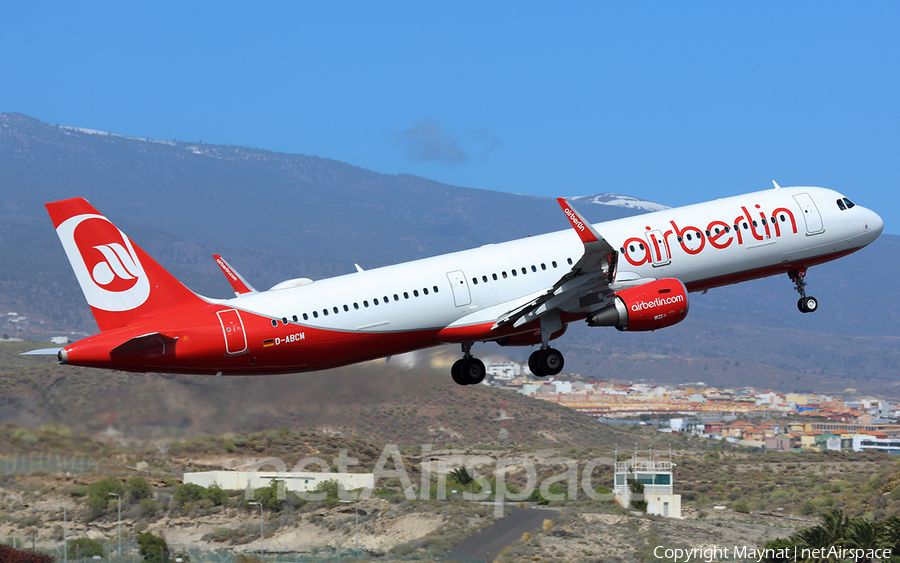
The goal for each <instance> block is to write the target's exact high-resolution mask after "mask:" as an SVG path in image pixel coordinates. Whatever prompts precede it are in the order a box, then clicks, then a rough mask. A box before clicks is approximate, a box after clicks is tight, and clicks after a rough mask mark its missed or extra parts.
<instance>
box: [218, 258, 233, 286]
mask: <svg viewBox="0 0 900 563" xmlns="http://www.w3.org/2000/svg"><path fill="white" fill-rule="evenodd" d="M216 264H218V265H219V267H220V268H222V271H223V272H225V275H227V276H228V277H229V278H230V279H231V280H232V281H238V278H237V276H236V275H234V272H232V271H231V268H229V267H228V264H226V263H225V261H224V260H222V259H221V258H216Z"/></svg>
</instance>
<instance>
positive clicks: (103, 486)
mask: <svg viewBox="0 0 900 563" xmlns="http://www.w3.org/2000/svg"><path fill="white" fill-rule="evenodd" d="M124 492H125V487H123V486H122V483H120V482H119V481H117V480H116V479H102V480H100V481H97V482H96V483H94V484H93V485H91V486H89V487H88V499H87V506H88V514H87V519H88V521H91V520H96V519H97V518H99V517H100V516H103V515H104V514H106V513H107V510H108V507H109V501H110V499H113V497H111V496H110V493H115V494H118V495H121V494H122V493H124Z"/></svg>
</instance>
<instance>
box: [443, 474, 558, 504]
mask: <svg viewBox="0 0 900 563" xmlns="http://www.w3.org/2000/svg"><path fill="white" fill-rule="evenodd" d="M450 480H451V481H455V482H456V483H459V484H460V485H462V486H463V487H465V486H466V485H469V494H471V495H472V496H474V495H475V477H473V476H472V475H470V474H469V470H468V469H466V468H465V467H457V468H456V469H454V470H453V471H451V472H450ZM539 502H540V501H539ZM542 504H546V503H542Z"/></svg>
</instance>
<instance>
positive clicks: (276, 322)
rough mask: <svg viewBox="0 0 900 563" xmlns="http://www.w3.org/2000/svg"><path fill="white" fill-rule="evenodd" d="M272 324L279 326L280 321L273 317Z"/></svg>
mask: <svg viewBox="0 0 900 563" xmlns="http://www.w3.org/2000/svg"><path fill="white" fill-rule="evenodd" d="M272 326H275V327H277V326H278V321H276V320H275V319H272Z"/></svg>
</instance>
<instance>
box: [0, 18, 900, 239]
mask: <svg viewBox="0 0 900 563" xmlns="http://www.w3.org/2000/svg"><path fill="white" fill-rule="evenodd" d="M2 20H3V32H2V33H0V63H2V67H0V111H2V112H20V113H25V114H27V115H30V116H32V117H35V118H38V119H40V120H42V121H46V122H49V123H58V124H61V125H72V126H78V127H86V128H91V129H99V130H104V131H111V132H114V133H119V134H124V135H131V136H136V137H152V138H157V139H178V140H185V141H197V140H202V141H204V142H207V143H216V144H234V145H244V146H251V147H257V148H265V149H270V150H275V151H281V152H292V153H304V154H311V155H318V156H322V157H328V158H332V159H336V160H341V161H345V162H349V163H351V164H355V165H358V166H362V167H365V168H369V169H372V170H376V171H379V172H386V173H410V174H417V175H420V176H425V177H428V178H433V179H436V180H439V181H442V182H447V183H450V184H456V185H461V186H468V187H474V188H484V189H490V190H500V191H509V192H516V193H528V194H536V195H543V196H560V195H582V194H589V193H596V192H607V191H609V192H618V193H624V194H628V195H634V196H638V197H643V198H646V199H651V200H655V201H659V202H661V203H666V204H668V205H682V204H688V203H695V202H698V201H704V200H707V199H712V198H716V197H723V196H727V195H734V194H738V193H742V192H747V191H753V190H758V189H766V188H769V187H771V185H772V184H771V180H773V179H774V180H776V181H778V182H779V183H780V184H781V185H783V186H787V185H819V186H825V187H830V188H834V189H837V190H839V191H842V192H844V193H845V194H846V195H848V196H849V197H850V198H851V199H854V200H855V201H857V203H860V204H862V205H865V206H867V207H871V208H873V209H875V210H876V211H878V212H879V213H880V214H881V215H882V217H884V219H885V223H886V231H887V232H889V233H895V234H896V233H900V196H898V194H897V189H896V188H897V187H898V180H900V167H898V163H900V158H898V157H900V154H898V148H900V103H898V101H900V92H898V81H900V35H898V33H897V30H898V29H900V3H897V2H866V3H846V2H845V3H832V2H778V3H775V2H752V3H751V2H746V3H739V2H691V3H686V2H628V3H625V2H615V3H612V2H610V3H604V2H590V3H556V2H554V3H551V2H540V3H529V2H508V3H506V2H494V3H484V2H477V3H475V2H473V3H463V2H453V3H442V2H409V3H396V2H393V3H376V2H369V3H362V2H350V3H348V2H315V3H313V2H284V3H279V2H261V3H253V4H251V3H236V2H235V3H228V2H152V3H151V2H141V3H139V2H108V3H102V2H101V3H98V2H84V3H81V2H29V3H24V2H22V3H8V4H7V5H6V6H4V9H3V18H2Z"/></svg>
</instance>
